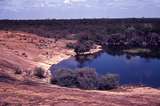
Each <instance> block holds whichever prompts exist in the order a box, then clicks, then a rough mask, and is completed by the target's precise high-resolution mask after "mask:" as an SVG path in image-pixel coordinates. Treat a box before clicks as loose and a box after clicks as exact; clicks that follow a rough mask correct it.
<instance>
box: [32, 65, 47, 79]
mask: <svg viewBox="0 0 160 106" xmlns="http://www.w3.org/2000/svg"><path fill="white" fill-rule="evenodd" d="M44 74H45V70H44V69H43V68H41V67H36V68H35V69H34V75H35V76H37V77H38V78H40V79H42V78H45V75H44Z"/></svg>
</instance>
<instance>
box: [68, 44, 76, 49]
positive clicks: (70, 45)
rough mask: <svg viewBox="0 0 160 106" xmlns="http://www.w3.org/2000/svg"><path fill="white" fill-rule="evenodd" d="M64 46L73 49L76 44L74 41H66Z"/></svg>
mask: <svg viewBox="0 0 160 106" xmlns="http://www.w3.org/2000/svg"><path fill="white" fill-rule="evenodd" d="M66 47H67V48H69V49H75V47H76V44H74V43H68V44H67V45H66Z"/></svg>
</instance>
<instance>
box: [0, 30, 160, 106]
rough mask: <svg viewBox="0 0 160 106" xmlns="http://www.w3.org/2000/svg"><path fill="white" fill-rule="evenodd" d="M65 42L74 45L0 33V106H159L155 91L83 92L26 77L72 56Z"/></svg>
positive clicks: (157, 94)
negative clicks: (35, 69) (20, 70)
mask: <svg viewBox="0 0 160 106" xmlns="http://www.w3.org/2000/svg"><path fill="white" fill-rule="evenodd" d="M69 42H75V41H70V40H65V39H61V40H58V41H55V40H54V39H49V38H43V37H39V36H37V35H35V34H31V33H24V32H11V31H0V106H160V90H158V89H153V88H147V87H133V88H122V89H119V90H113V91H84V90H79V89H73V88H72V89H71V88H63V87H58V86H55V85H51V84H47V83H45V82H43V81H41V80H39V79H36V78H34V77H33V76H30V75H27V73H29V72H30V71H33V68H34V67H37V66H38V67H43V68H44V69H46V70H47V69H48V68H49V67H50V66H51V65H52V64H56V63H58V62H60V61H61V60H63V59H67V58H69V57H71V56H73V55H75V53H74V52H73V50H70V49H67V48H66V44H67V43H69ZM17 67H20V68H22V69H23V74H20V75H16V74H15V72H14V69H16V68H17ZM31 73H32V72H31Z"/></svg>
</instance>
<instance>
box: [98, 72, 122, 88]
mask: <svg viewBox="0 0 160 106" xmlns="http://www.w3.org/2000/svg"><path fill="white" fill-rule="evenodd" d="M98 84H99V85H98V89H100V90H109V89H114V88H116V87H117V86H118V85H119V76H118V75H116V74H106V75H103V76H101V77H100V78H99V80H98Z"/></svg>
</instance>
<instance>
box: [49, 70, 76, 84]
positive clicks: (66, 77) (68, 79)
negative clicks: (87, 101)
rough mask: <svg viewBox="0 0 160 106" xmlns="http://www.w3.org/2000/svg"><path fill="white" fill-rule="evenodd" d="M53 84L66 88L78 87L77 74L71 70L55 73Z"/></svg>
mask: <svg viewBox="0 0 160 106" xmlns="http://www.w3.org/2000/svg"><path fill="white" fill-rule="evenodd" d="M51 82H52V83H53V84H58V85H60V86H66V87H76V86H77V84H78V82H77V80H76V75H75V73H74V72H73V71H72V70H69V69H60V70H57V71H56V72H55V73H54V78H52V81H51Z"/></svg>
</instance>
